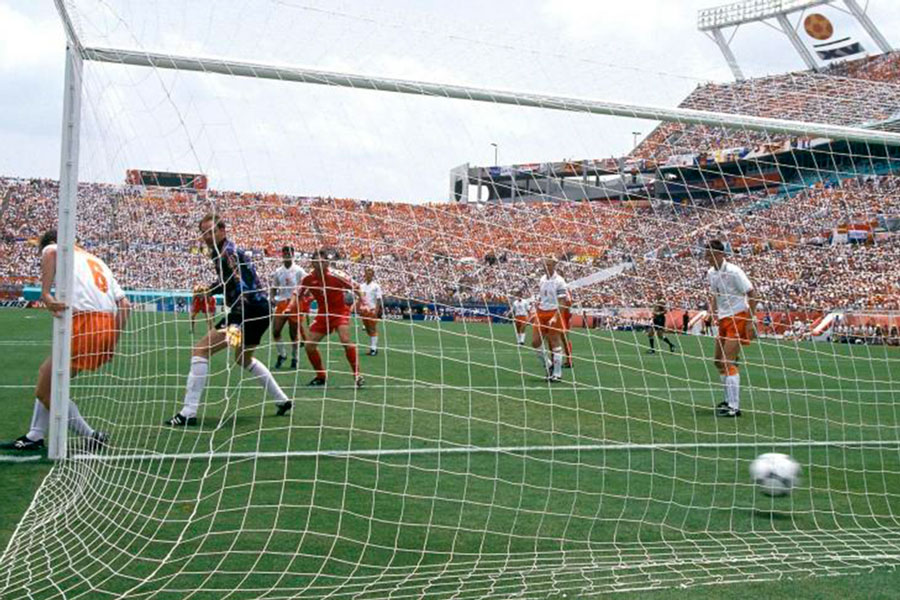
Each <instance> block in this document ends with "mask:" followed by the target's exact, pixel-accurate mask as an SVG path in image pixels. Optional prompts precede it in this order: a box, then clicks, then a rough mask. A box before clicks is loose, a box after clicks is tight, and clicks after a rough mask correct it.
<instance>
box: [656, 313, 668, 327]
mask: <svg viewBox="0 0 900 600" xmlns="http://www.w3.org/2000/svg"><path fill="white" fill-rule="evenodd" d="M653 326H654V327H665V326H666V311H662V312H659V311H656V310H654V311H653Z"/></svg>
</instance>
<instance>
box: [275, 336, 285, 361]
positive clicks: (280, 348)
mask: <svg viewBox="0 0 900 600" xmlns="http://www.w3.org/2000/svg"><path fill="white" fill-rule="evenodd" d="M284 346H285V344H284V342H282V341H281V340H278V341H277V342H275V347H276V348H278V356H279V358H287V349H286V348H285V347H284Z"/></svg>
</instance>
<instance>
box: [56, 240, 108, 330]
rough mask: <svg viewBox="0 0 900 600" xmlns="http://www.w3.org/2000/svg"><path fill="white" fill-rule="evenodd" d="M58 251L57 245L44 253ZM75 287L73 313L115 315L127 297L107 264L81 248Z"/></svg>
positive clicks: (77, 259)
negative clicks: (121, 301) (119, 303)
mask: <svg viewBox="0 0 900 600" xmlns="http://www.w3.org/2000/svg"><path fill="white" fill-rule="evenodd" d="M51 249H52V250H56V244H50V245H48V246H47V247H46V248H44V252H45V253H46V252H49V251H50V250H51ZM74 275H75V287H74V293H73V295H72V302H71V303H70V305H71V306H72V312H73V313H79V312H104V313H115V312H117V311H118V310H119V307H118V305H117V304H116V303H117V302H118V301H119V300H121V299H122V298H124V297H125V292H123V291H122V288H121V287H119V282H118V281H116V278H115V276H114V275H113V274H112V271H111V270H110V269H109V267H108V266H106V263H105V262H103V261H102V260H100V259H99V258H97V257H96V256H94V255H93V254H91V253H90V252H86V251H85V250H82V249H81V248H77V247H76V248H75V272H74Z"/></svg>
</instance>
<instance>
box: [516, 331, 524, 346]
mask: <svg viewBox="0 0 900 600" xmlns="http://www.w3.org/2000/svg"><path fill="white" fill-rule="evenodd" d="M516 341H517V342H519V343H520V344H524V343H525V334H524V333H517V334H516Z"/></svg>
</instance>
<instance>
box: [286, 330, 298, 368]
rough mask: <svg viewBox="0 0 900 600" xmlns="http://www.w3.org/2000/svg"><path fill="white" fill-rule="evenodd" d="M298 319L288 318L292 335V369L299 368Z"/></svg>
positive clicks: (289, 332)
mask: <svg viewBox="0 0 900 600" xmlns="http://www.w3.org/2000/svg"><path fill="white" fill-rule="evenodd" d="M299 329H300V328H299V327H298V325H297V321H295V320H294V319H288V334H289V335H290V336H291V370H292V371H293V370H296V369H297V348H298V346H299V345H300V331H299Z"/></svg>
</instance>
